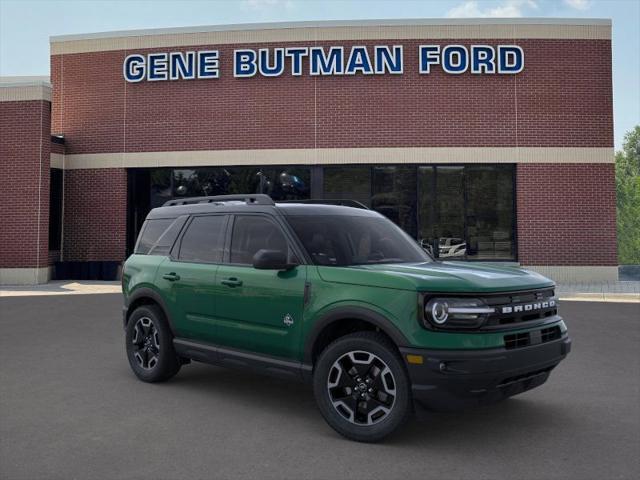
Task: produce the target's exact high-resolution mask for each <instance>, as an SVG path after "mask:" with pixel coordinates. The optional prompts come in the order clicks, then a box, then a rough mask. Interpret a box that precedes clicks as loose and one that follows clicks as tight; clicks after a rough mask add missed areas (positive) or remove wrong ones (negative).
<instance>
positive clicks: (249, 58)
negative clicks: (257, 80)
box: [233, 50, 256, 77]
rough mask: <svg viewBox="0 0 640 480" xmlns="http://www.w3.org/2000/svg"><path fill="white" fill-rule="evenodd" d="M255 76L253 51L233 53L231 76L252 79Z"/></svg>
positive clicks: (254, 55) (254, 53) (236, 51)
mask: <svg viewBox="0 0 640 480" xmlns="http://www.w3.org/2000/svg"><path fill="white" fill-rule="evenodd" d="M255 74H256V52H255V50H235V51H234V52H233V76H234V77H253V76H254V75H255Z"/></svg>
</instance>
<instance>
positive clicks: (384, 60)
mask: <svg viewBox="0 0 640 480" xmlns="http://www.w3.org/2000/svg"><path fill="white" fill-rule="evenodd" d="M375 52H376V57H375V72H376V73H377V74H378V75H382V74H384V73H386V72H389V73H395V74H401V73H402V45H394V46H393V53H391V52H390V51H389V47H380V46H377V47H375Z"/></svg>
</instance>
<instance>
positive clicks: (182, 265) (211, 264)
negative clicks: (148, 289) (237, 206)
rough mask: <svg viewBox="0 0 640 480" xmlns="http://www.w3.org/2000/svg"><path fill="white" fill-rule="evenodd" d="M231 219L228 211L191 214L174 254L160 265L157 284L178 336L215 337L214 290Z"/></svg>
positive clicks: (214, 338)
mask: <svg viewBox="0 0 640 480" xmlns="http://www.w3.org/2000/svg"><path fill="white" fill-rule="evenodd" d="M228 220H229V216H228V215H225V214H212V215H197V216H193V217H191V218H190V220H189V222H188V223H187V225H186V227H185V229H184V233H183V234H182V236H181V237H180V239H179V240H178V242H176V244H175V245H174V246H173V249H172V252H171V256H170V257H168V258H167V259H165V261H164V262H163V263H162V264H161V265H160V267H159V268H158V273H157V281H156V284H157V285H158V286H159V287H160V288H161V289H162V291H163V292H164V295H165V300H166V302H167V305H168V308H169V310H170V311H171V317H172V320H173V328H174V329H175V331H176V335H177V336H179V337H182V338H190V339H193V340H202V341H209V342H215V341H216V334H215V331H214V328H215V325H214V321H213V320H214V315H215V302H214V291H215V286H216V272H217V270H218V268H219V265H220V262H221V261H222V254H223V250H224V241H225V234H226V228H227V223H228Z"/></svg>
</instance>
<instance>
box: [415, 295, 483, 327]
mask: <svg viewBox="0 0 640 480" xmlns="http://www.w3.org/2000/svg"><path fill="white" fill-rule="evenodd" d="M494 312H495V309H494V308H493V307H489V306H487V304H486V303H484V302H483V301H482V300H480V299H479V298H432V299H430V300H429V301H428V302H427V303H426V304H425V306H424V319H425V326H426V327H428V328H433V327H436V328H477V327H479V326H480V325H482V323H483V322H484V320H485V319H486V317H487V315H489V314H490V313H494ZM427 322H428V323H427Z"/></svg>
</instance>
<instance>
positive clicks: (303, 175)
mask: <svg viewBox="0 0 640 480" xmlns="http://www.w3.org/2000/svg"><path fill="white" fill-rule="evenodd" d="M315 171H316V172H319V173H318V175H320V176H321V180H320V179H317V180H316V181H319V183H318V185H319V187H318V189H319V190H321V191H322V193H321V198H325V199H335V200H342V199H349V200H357V201H359V202H361V203H363V204H365V205H367V206H369V207H370V208H372V209H374V210H376V211H378V212H380V213H382V214H383V215H385V216H387V217H388V218H389V219H391V220H392V221H394V222H395V223H396V224H397V225H399V226H400V227H401V228H403V229H404V230H405V231H406V232H407V233H409V234H410V235H411V236H412V237H414V238H416V239H417V240H418V242H419V243H420V244H421V245H422V247H423V248H424V249H425V250H427V251H429V252H430V253H432V254H434V255H437V256H438V257H439V258H440V259H442V260H488V261H490V260H513V259H515V256H516V250H515V233H514V232H515V219H514V211H515V207H514V202H515V198H514V166H513V165H486V164H481V165H340V166H326V167H322V168H316V170H315ZM146 172H147V173H146V174H147V175H149V178H150V181H149V183H148V184H147V185H149V186H150V190H151V195H150V205H149V206H150V208H154V207H158V206H160V205H162V204H164V203H165V202H166V201H167V200H171V199H172V198H181V197H193V196H207V195H227V194H241V193H265V194H267V195H270V196H271V197H272V198H273V199H274V200H301V199H308V198H310V185H311V168H310V167H307V166H263V167H259V166H248V167H202V168H197V167H196V168H159V169H151V170H147V171H146ZM314 175H315V174H314ZM314 178H316V177H314ZM149 186H147V187H146V188H149ZM147 191H148V190H147ZM147 198H149V197H147ZM145 208H146V207H145ZM142 218H144V216H143V217H142Z"/></svg>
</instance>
